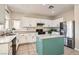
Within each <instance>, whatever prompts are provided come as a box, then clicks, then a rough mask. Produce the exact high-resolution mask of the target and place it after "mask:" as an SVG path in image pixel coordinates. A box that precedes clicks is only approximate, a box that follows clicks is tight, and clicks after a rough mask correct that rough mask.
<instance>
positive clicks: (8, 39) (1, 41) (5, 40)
mask: <svg viewBox="0 0 79 59" xmlns="http://www.w3.org/2000/svg"><path fill="white" fill-rule="evenodd" d="M15 37H16V35H10V36H0V44H5V43H9V42H11V41H12V40H13V39H14V38H15Z"/></svg>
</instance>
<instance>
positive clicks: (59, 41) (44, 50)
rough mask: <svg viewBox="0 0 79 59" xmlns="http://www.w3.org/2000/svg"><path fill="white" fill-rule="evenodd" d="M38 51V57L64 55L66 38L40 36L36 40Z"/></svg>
mask: <svg viewBox="0 0 79 59" xmlns="http://www.w3.org/2000/svg"><path fill="white" fill-rule="evenodd" d="M36 50H37V54H38V55H63V54H64V36H61V35H39V36H37V39H36Z"/></svg>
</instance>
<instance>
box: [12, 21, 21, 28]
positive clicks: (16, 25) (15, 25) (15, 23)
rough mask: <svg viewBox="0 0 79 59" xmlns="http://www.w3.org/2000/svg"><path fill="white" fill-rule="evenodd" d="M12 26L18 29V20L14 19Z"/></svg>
mask: <svg viewBox="0 0 79 59" xmlns="http://www.w3.org/2000/svg"><path fill="white" fill-rule="evenodd" d="M13 27H14V28H15V29H20V21H18V20H14V25H13Z"/></svg>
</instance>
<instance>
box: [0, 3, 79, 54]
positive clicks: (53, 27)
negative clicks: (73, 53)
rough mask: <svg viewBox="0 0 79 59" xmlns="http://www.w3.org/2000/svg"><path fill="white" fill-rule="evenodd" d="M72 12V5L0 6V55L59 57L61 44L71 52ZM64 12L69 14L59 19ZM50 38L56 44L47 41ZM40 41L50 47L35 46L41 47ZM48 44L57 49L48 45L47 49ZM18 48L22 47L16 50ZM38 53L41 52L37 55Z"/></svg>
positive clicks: (72, 35) (73, 32)
mask: <svg viewBox="0 0 79 59" xmlns="http://www.w3.org/2000/svg"><path fill="white" fill-rule="evenodd" d="M61 6H62V7H61ZM22 7H23V8H22ZM59 8H60V9H59ZM64 8H65V10H64ZM52 10H54V11H52ZM73 10H74V5H54V4H52V5H49V4H47V5H42V4H38V5H31V4H30V5H27V4H25V5H21V4H19V5H17V4H14V5H13V4H8V5H0V13H1V14H0V16H1V17H0V19H1V20H0V54H4V55H5V54H7V55H19V54H21V55H23V54H24V55H32V54H33V55H36V54H37V55H46V54H47V55H55V54H57V55H59V54H64V45H65V46H67V47H69V49H75V29H74V28H75V23H74V20H73V19H74V18H73V13H74V11H73ZM64 12H66V13H67V12H68V14H69V15H68V14H66V16H65V14H64V16H61V15H62V14H63V13H64ZM59 14H61V15H59ZM71 16H72V17H71ZM50 38H53V40H54V38H56V39H57V41H58V42H57V41H56V42H55V41H53V40H52V39H51V40H49V39H50ZM59 38H60V39H59ZM40 39H41V40H42V41H44V42H45V41H46V42H47V43H50V44H49V45H48V46H47V47H46V48H44V47H39V46H40V45H41V44H42V43H41V42H40ZM44 39H48V41H47V40H44ZM56 39H55V40H56ZM69 39H70V40H69ZM71 40H72V41H71ZM54 42H55V43H56V44H55V43H54ZM40 43H41V44H40ZM51 44H54V46H57V47H54V46H53V45H52V47H53V48H51V47H50V46H51ZM31 45H33V46H31ZM42 45H43V46H44V43H43V44H42ZM46 45H47V44H46V43H45V46H46ZM59 45H60V46H59ZM21 46H24V47H22V48H20V47H21ZM30 46H31V47H30ZM58 46H59V48H58ZM48 48H51V49H54V50H53V51H51V49H48ZM55 49H56V50H57V51H58V52H57V51H56V52H55ZM42 50H44V51H45V52H41V51H42ZM47 51H48V52H47ZM51 52H52V53H51ZM77 54H79V52H78V53H77Z"/></svg>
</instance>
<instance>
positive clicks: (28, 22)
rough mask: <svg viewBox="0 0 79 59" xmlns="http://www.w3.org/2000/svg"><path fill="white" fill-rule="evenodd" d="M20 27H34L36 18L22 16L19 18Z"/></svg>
mask: <svg viewBox="0 0 79 59" xmlns="http://www.w3.org/2000/svg"><path fill="white" fill-rule="evenodd" d="M21 26H22V27H36V20H35V19H34V18H23V19H22V20H21Z"/></svg>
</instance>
